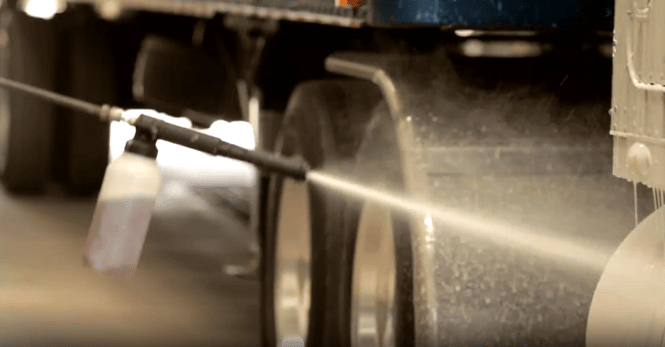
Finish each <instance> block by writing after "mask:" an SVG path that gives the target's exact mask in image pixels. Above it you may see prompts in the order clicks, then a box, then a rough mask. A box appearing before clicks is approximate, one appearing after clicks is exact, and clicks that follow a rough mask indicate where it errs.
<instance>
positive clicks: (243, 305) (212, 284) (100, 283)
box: [0, 178, 260, 346]
mask: <svg viewBox="0 0 665 347" xmlns="http://www.w3.org/2000/svg"><path fill="white" fill-rule="evenodd" d="M93 210H94V199H84V200H80V199H79V200H76V199H72V198H70V197H66V196H64V195H63V194H59V193H57V192H55V193H52V194H49V195H48V196H46V197H21V198H16V197H11V196H9V195H8V194H7V193H5V192H4V190H2V191H0V221H1V224H0V225H1V227H0V345H3V346H89V345H93V346H212V345H214V346H258V345H259V343H260V334H259V322H258V317H259V301H258V289H259V284H258V282H256V281H250V280H246V279H238V278H233V277H229V276H227V275H225V274H223V271H222V268H223V266H224V265H225V264H239V263H240V264H241V263H243V262H244V261H246V260H247V259H248V257H249V252H248V251H247V247H246V246H247V242H248V234H247V230H246V229H245V228H246V226H245V224H244V223H242V222H241V221H239V220H238V219H237V218H235V219H234V218H233V215H232V214H224V213H220V211H219V210H216V209H215V208H214V207H213V206H211V204H210V202H209V201H206V200H205V199H202V198H201V197H199V196H197V195H195V194H193V193H191V190H190V189H188V187H186V186H185V185H183V184H181V183H179V182H173V181H169V180H168V178H167V179H165V182H164V185H163V194H162V197H161V198H160V200H159V201H158V204H157V211H156V212H155V213H154V216H153V220H152V223H151V227H150V230H149V232H148V238H147V241H146V245H145V247H144V250H143V254H142V257H141V262H140V264H139V269H138V274H137V277H135V278H134V279H131V280H114V279H111V278H107V277H105V276H103V275H101V274H98V273H95V272H93V271H92V270H90V269H84V268H82V266H81V252H82V250H83V246H84V244H85V240H86V234H87V231H88V227H89V225H90V218H91V216H92V213H93Z"/></svg>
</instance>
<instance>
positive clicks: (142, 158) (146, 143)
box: [0, 77, 309, 278]
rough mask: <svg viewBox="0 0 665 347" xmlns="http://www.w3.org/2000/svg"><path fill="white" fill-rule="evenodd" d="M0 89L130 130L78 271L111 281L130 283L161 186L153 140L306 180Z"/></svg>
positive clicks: (54, 97) (185, 139)
mask: <svg viewBox="0 0 665 347" xmlns="http://www.w3.org/2000/svg"><path fill="white" fill-rule="evenodd" d="M0 87H3V88H8V89H10V90H13V91H19V92H23V93H27V94H30V95H33V96H36V97H39V98H42V99H46V100H49V101H51V102H53V103H55V104H58V105H60V106H63V107H67V108H72V109H76V110H79V111H83V112H85V113H87V114H90V115H91V116H96V117H98V118H99V119H100V120H101V121H119V122H126V123H129V124H130V125H133V126H134V127H135V128H136V134H135V136H134V138H133V139H131V140H130V141H128V142H127V144H126V146H125V152H124V153H123V154H122V155H121V156H120V157H118V158H117V159H116V160H114V161H113V162H112V163H111V164H110V165H109V166H108V168H107V169H106V172H105V175H104V180H103V183H102V187H101V189H100V192H99V196H98V199H97V206H96V208H95V213H94V216H93V220H92V224H91V226H90V230H89V233H88V242H87V244H86V248H85V250H84V252H83V264H84V266H86V267H89V268H93V269H94V270H97V271H99V272H103V273H105V274H107V275H109V276H111V277H116V278H130V277H133V276H134V275H135V274H136V268H137V265H138V261H139V258H140V255H141V250H142V248H143V244H144V242H145V237H146V233H147V231H148V225H149V224H150V217H151V214H152V212H153V210H154V206H155V201H156V199H157V194H158V192H159V188H160V185H161V171H160V169H159V166H158V165H157V161H156V158H157V147H156V142H157V140H163V141H168V142H172V143H175V144H178V145H181V146H185V147H188V148H192V149H195V150H198V151H201V152H205V153H208V154H211V155H217V156H224V157H228V158H231V159H236V160H240V161H244V162H248V163H250V164H253V165H255V166H257V167H258V168H259V169H260V170H264V171H267V172H271V173H275V174H279V175H283V176H287V177H292V178H294V179H296V180H305V179H306V178H307V172H308V170H309V167H308V165H307V163H305V162H304V161H302V160H300V159H291V158H285V157H282V156H279V155H276V154H273V153H269V152H264V151H259V150H248V149H245V148H242V147H239V146H236V145H233V144H231V143H228V142H225V141H222V140H221V139H219V138H217V137H214V136H210V135H208V134H204V133H201V132H198V131H196V130H193V129H189V128H184V127H180V126H177V125H174V124H170V123H167V122H165V121H163V120H160V119H156V118H154V117H150V116H147V115H140V116H138V117H129V116H127V114H128V113H127V112H125V111H124V110H123V109H121V108H118V107H113V106H109V105H102V106H100V105H95V104H92V103H89V102H86V101H82V100H78V99H75V98H71V97H68V96H64V95H60V94H57V93H53V92H50V91H47V90H44V89H40V88H36V87H32V86H29V85H25V84H22V83H18V82H15V81H12V80H9V79H6V78H1V77H0Z"/></svg>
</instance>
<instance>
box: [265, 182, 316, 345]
mask: <svg viewBox="0 0 665 347" xmlns="http://www.w3.org/2000/svg"><path fill="white" fill-rule="evenodd" d="M279 206H280V208H279V213H278V217H277V218H278V219H277V230H276V255H275V256H276V257H275V258H276V261H275V292H274V293H275V297H274V306H275V308H274V309H275V330H276V331H275V333H276V337H277V342H278V343H280V342H281V341H284V339H286V338H294V337H299V338H302V339H303V340H305V341H306V340H307V329H308V326H309V308H310V302H311V299H310V292H311V279H310V266H311V242H310V235H311V233H310V231H311V224H310V213H309V212H310V210H309V195H308V190H307V184H306V183H303V182H297V181H295V180H293V179H290V178H285V179H284V183H283V186H282V194H281V197H280V205H279Z"/></svg>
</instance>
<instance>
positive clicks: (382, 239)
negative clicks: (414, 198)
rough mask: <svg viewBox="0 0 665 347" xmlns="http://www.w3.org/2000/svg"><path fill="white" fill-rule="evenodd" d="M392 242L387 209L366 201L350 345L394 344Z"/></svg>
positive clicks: (383, 346)
mask: <svg viewBox="0 0 665 347" xmlns="http://www.w3.org/2000/svg"><path fill="white" fill-rule="evenodd" d="M394 301H395V245H394V241H393V228H392V218H391V215H390V210H388V209H387V208H385V207H382V206H379V205H376V204H371V203H366V204H365V205H364V206H363V209H362V212H361V215H360V223H359V225H358V235H357V241H356V249H355V257H354V265H353V282H352V307H351V345H352V346H353V347H374V346H376V347H388V346H394V345H395V341H394V317H395V305H394Z"/></svg>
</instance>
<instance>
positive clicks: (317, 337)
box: [261, 80, 414, 347]
mask: <svg viewBox="0 0 665 347" xmlns="http://www.w3.org/2000/svg"><path fill="white" fill-rule="evenodd" d="M381 106H382V102H381V94H380V92H379V90H378V88H376V87H375V86H374V85H373V84H371V83H366V82H363V81H346V80H344V81H314V82H308V83H305V84H302V85H300V86H299V87H297V88H296V90H295V91H294V93H293V96H292V97H291V100H290V102H289V105H288V108H287V111H286V114H285V117H284V121H283V124H282V128H281V129H282V130H281V132H280V134H279V136H278V138H277V144H276V151H277V152H279V153H280V154H282V155H284V156H299V157H302V158H304V159H305V160H306V161H307V162H308V163H309V164H310V165H311V167H312V168H314V170H321V171H322V172H340V173H343V174H344V175H345V176H348V177H351V178H352V179H354V178H359V179H360V180H362V181H366V180H369V181H372V180H382V181H384V183H386V184H389V185H390V186H391V187H393V188H395V187H397V189H400V187H401V183H400V178H401V170H400V163H399V159H398V158H399V156H398V155H397V144H396V141H395V136H394V135H393V134H390V132H391V131H392V132H394V127H392V121H391V119H390V117H389V114H387V112H381V110H385V108H382V107H381ZM377 144H379V145H380V146H381V147H382V148H384V149H385V150H386V152H385V153H382V154H383V155H382V157H381V158H377V157H376V155H378V154H381V153H376V151H369V148H374V147H375V146H376V145H377ZM370 152H372V153H370ZM378 161H380V162H381V163H383V165H384V167H391V168H392V169H391V171H392V172H391V175H385V173H384V174H382V175H378V174H377V175H372V174H370V175H368V172H372V171H373V170H371V169H370V168H371V167H373V164H372V163H376V162H378ZM361 173H363V175H360V174H361ZM361 176H362V177H361ZM386 177H390V178H386ZM268 189H269V193H268V199H267V200H268V201H267V209H266V211H267V213H266V214H267V215H266V228H265V232H264V234H263V237H262V240H263V241H262V242H263V247H262V249H263V257H262V265H263V266H262V305H261V306H262V310H263V314H262V323H263V335H264V345H266V346H280V345H281V343H282V341H284V340H285V339H288V338H302V339H303V340H304V341H305V345H306V346H363V347H364V346H377V347H379V346H381V347H383V346H410V345H413V340H414V327H413V303H412V286H413V283H412V278H411V271H410V265H411V252H410V247H411V245H410V242H409V240H410V238H409V227H408V222H407V219H406V218H404V216H399V215H398V214H397V213H395V212H394V211H391V209H390V207H389V206H383V205H380V204H374V203H370V202H367V199H366V197H363V196H348V195H346V194H343V193H342V192H338V191H335V190H333V189H330V188H329V187H327V186H326V185H325V184H320V182H296V181H294V180H292V179H290V178H283V177H278V176H274V177H272V179H271V182H270V184H269V187H268ZM397 240H399V241H397ZM398 268H399V269H400V271H397V269H398ZM404 269H406V271H404Z"/></svg>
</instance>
